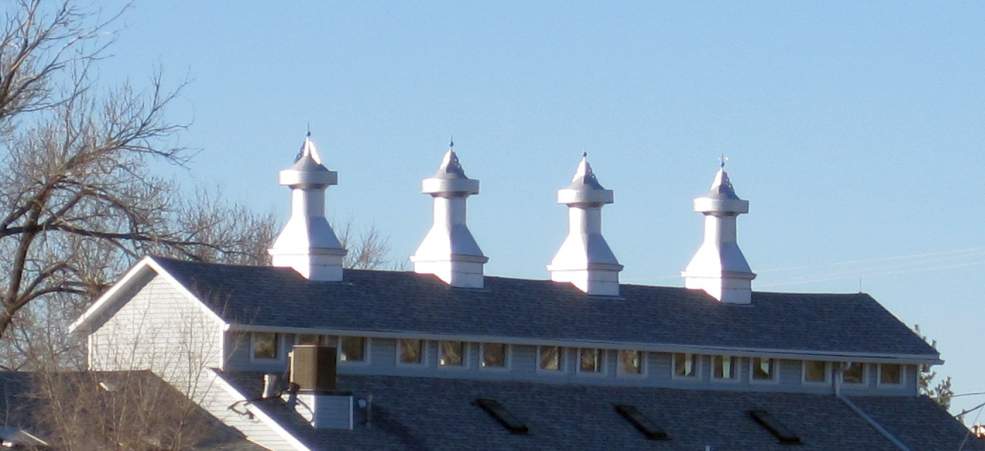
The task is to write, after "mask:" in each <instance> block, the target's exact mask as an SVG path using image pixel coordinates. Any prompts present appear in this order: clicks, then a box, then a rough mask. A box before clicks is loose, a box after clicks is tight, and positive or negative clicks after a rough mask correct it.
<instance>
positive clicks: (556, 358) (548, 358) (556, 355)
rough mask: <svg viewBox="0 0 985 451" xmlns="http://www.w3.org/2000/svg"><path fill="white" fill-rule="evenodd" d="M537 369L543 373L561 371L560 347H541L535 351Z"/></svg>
mask: <svg viewBox="0 0 985 451" xmlns="http://www.w3.org/2000/svg"><path fill="white" fill-rule="evenodd" d="M537 352H538V354H539V355H538V359H537V360H538V362H537V368H539V369H541V370H544V371H561V347H560V346H541V347H540V348H538V350H537Z"/></svg>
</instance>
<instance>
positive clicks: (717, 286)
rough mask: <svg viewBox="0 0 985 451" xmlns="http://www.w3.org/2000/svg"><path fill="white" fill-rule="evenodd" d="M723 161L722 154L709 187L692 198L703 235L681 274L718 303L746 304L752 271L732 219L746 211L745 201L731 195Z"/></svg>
mask: <svg viewBox="0 0 985 451" xmlns="http://www.w3.org/2000/svg"><path fill="white" fill-rule="evenodd" d="M725 161H726V158H725V156H724V155H723V156H722V158H721V161H720V163H719V166H720V167H719V169H718V172H717V173H716V174H715V180H714V181H713V182H712V183H711V189H710V190H709V191H708V192H707V193H706V194H705V195H703V196H700V197H698V198H695V199H694V211H696V212H698V213H701V214H704V215H705V237H704V241H703V242H702V243H701V247H700V248H698V252H697V253H695V254H694V257H693V258H692V259H691V262H690V263H689V264H688V265H687V268H686V269H685V270H684V272H683V273H682V275H683V276H684V286H685V287H687V288H700V289H703V290H705V291H706V292H707V293H708V294H710V295H711V296H713V297H714V298H715V299H718V300H719V301H722V302H728V303H733V304H748V303H750V302H752V280H753V279H755V278H756V274H755V273H753V272H752V270H751V269H750V268H749V263H748V262H746V257H745V256H744V255H742V250H741V249H739V244H738V242H737V239H736V218H737V217H738V216H739V215H741V214H744V213H748V212H749V201H747V200H743V199H740V198H739V196H738V195H736V194H735V188H734V187H733V186H732V182H731V180H729V176H728V173H727V172H725Z"/></svg>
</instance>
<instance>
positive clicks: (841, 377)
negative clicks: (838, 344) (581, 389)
mask: <svg viewBox="0 0 985 451" xmlns="http://www.w3.org/2000/svg"><path fill="white" fill-rule="evenodd" d="M845 363H857V364H859V365H862V382H846V381H845V369H846V368H847V367H842V369H841V371H839V372H838V382H839V383H840V384H841V385H845V386H848V387H868V386H869V364H867V363H865V362H845Z"/></svg>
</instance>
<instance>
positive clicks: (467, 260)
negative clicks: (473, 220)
mask: <svg viewBox="0 0 985 451" xmlns="http://www.w3.org/2000/svg"><path fill="white" fill-rule="evenodd" d="M454 147H455V143H454V142H452V143H451V144H449V146H448V152H446V153H445V157H444V158H443V159H442V160H441V165H440V166H438V172H437V173H435V174H434V176H433V177H429V178H426V179H424V180H423V182H422V183H421V191H422V192H423V193H424V194H430V195H431V197H433V198H434V212H433V213H434V224H433V225H432V226H431V230H430V231H429V232H428V234H427V236H425V237H424V241H422V242H421V245H420V246H418V248H417V252H415V253H414V255H413V256H412V257H411V258H410V261H412V262H414V272H418V273H422V274H434V275H436V276H438V278H439V279H441V280H443V281H445V283H447V284H449V285H451V286H453V287H465V288H482V287H483V276H482V266H483V265H484V264H485V263H486V262H487V261H489V258H488V257H486V256H485V255H483V254H482V250H481V249H479V245H478V244H477V243H476V242H475V238H473V237H472V232H470V231H469V226H468V224H467V222H466V219H467V216H466V208H465V201H466V199H467V198H468V197H469V196H471V195H473V194H479V181H478V180H475V179H470V178H468V177H467V176H465V170H464V169H462V165H461V163H459V162H458V155H456V154H455V150H454Z"/></svg>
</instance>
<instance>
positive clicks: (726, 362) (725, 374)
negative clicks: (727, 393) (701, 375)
mask: <svg viewBox="0 0 985 451" xmlns="http://www.w3.org/2000/svg"><path fill="white" fill-rule="evenodd" d="M737 361H738V359H736V358H735V357H729V356H727V355H716V356H715V357H712V363H711V369H712V373H711V376H712V377H713V378H715V379H719V380H732V379H735V378H736V377H735V375H736V371H735V365H736V363H737Z"/></svg>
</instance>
